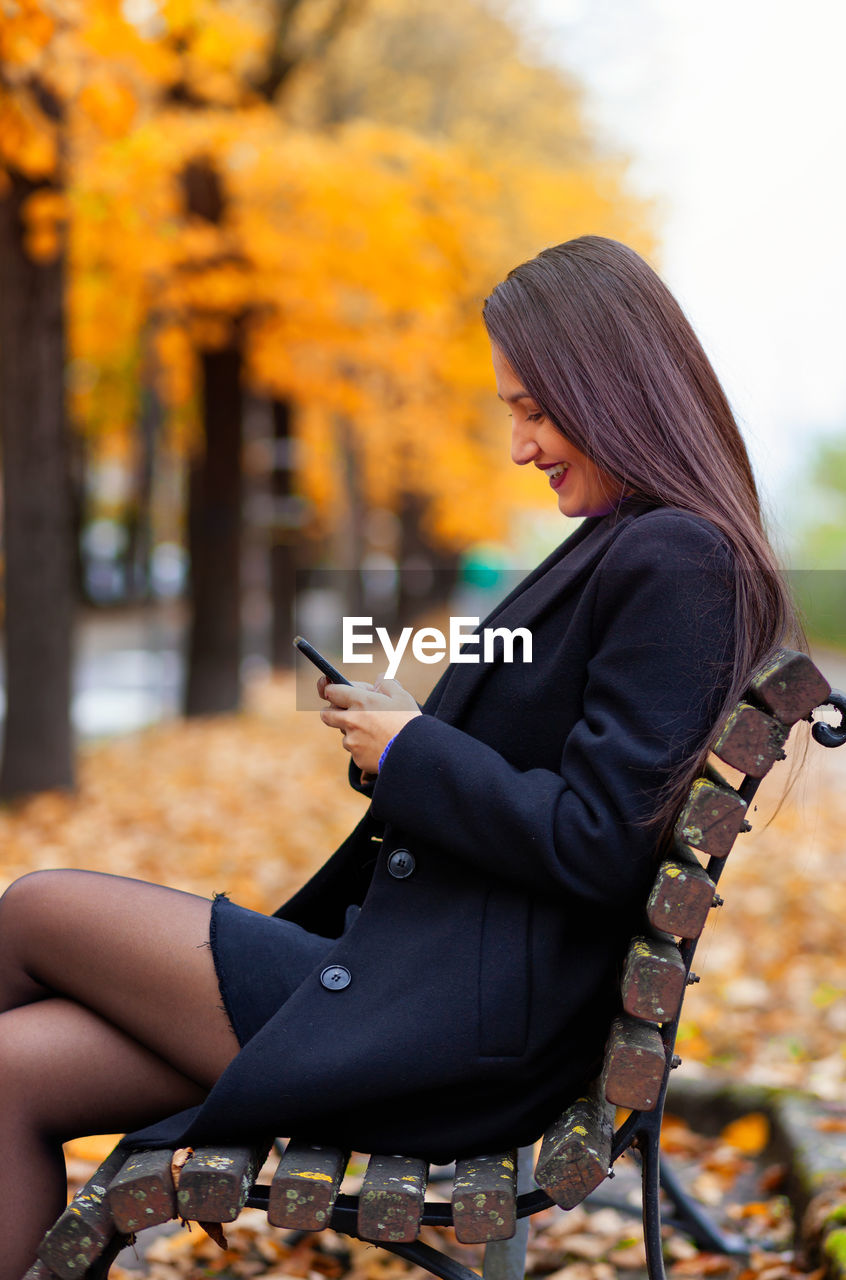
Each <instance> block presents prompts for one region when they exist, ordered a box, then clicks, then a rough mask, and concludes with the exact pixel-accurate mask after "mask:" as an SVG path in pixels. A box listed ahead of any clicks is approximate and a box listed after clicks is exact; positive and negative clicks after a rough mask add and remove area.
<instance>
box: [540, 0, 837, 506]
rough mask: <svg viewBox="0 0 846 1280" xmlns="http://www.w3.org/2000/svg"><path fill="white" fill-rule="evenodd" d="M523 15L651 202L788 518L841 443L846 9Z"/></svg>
mask: <svg viewBox="0 0 846 1280" xmlns="http://www.w3.org/2000/svg"><path fill="white" fill-rule="evenodd" d="M519 7H520V10H521V12H522V13H523V14H524V15H527V14H531V15H533V18H532V20H533V22H535V23H537V24H539V25H541V27H542V29H543V30H544V31H545V33H546V34H545V39H544V47H545V49H546V51H547V53H548V54H549V53H550V52H554V53H555V56H556V57H558V58H560V60H561V62H562V63H564V65H565V66H567V67H568V68H570V69H572V70H573V71H574V72H575V73H576V74H577V75H578V77H579V78H580V79H581V80H582V82H583V83H584V84H585V86H586V88H587V90H588V107H589V113H590V116H591V118H592V119H593V120H594V121H595V123H596V125H597V126H598V128H599V129H600V130H601V134H602V136H603V138H604V140H605V141H606V143H608V142H610V143H611V144H612V145H616V146H617V147H622V148H624V149H625V150H626V151H628V152H629V153H630V154H631V155H632V157H633V163H632V166H631V181H632V185H633V186H634V187H635V188H636V189H637V190H638V191H639V192H641V193H644V194H647V195H649V196H651V197H653V198H655V199H656V200H657V211H658V216H657V219H656V222H657V229H658V232H659V235H660V238H661V240H662V249H661V262H660V264H659V269H660V270H661V273H662V275H663V276H664V278H665V280H666V281H667V283H668V284H669V285H670V287H671V288H672V289H673V290H674V292H675V293H676V295H677V297H678V298H679V300H680V302H681V303H682V305H683V306H684V308H685V310H686V311H687V314H688V315H689V317H690V319H691V320H692V321H693V324H694V326H695V327H696V329H697V331H698V333H699V335H700V337H701V338H702V340H703V342H704V343H705V346H706V348H707V350H708V352H709V354H710V356H711V358H712V360H713V361H714V364H715V366H716V368H717V372H718V373H719V375H720V377H721V378H722V380H723V383H724V385H725V387H726V390H727V391H728V393H729V396H730V398H731V400H732V404H733V406H734V408H735V411H736V412H737V414H738V416H739V418H740V420H741V426H742V428H743V431H744V435H745V437H746V440H747V444H748V446H749V448H750V451H751V453H752V457H753V462H754V465H755V469H756V472H757V474H758V478H759V481H760V482H761V485H762V489H763V491H764V496H765V499H766V500H768V505H770V506H773V507H775V508H777V509H779V510H780V511H781V512H782V513H785V514H786V513H787V512H788V511H789V510H790V507H791V505H792V503H793V502H794V501H795V499H796V495H797V492H800V491H801V489H802V486H801V484H800V483H799V482H800V480H801V477H802V475H803V468H804V466H805V465H806V459H807V456H808V443H809V440H810V437H811V435H812V434H813V435H817V434H822V433H831V432H834V431H837V430H838V429H839V431H840V432H841V434H842V435H843V436H844V437H846V71H844V50H846V2H844V0H802V2H801V3H798V4H797V3H792V2H790V0H522V3H521V4H520V6H519Z"/></svg>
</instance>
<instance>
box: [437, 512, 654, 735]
mask: <svg viewBox="0 0 846 1280" xmlns="http://www.w3.org/2000/svg"><path fill="white" fill-rule="evenodd" d="M654 505H655V504H654V503H642V502H634V501H630V502H628V503H626V505H625V506H624V507H622V508H620V509H618V510H617V511H613V512H611V513H610V514H609V515H607V516H596V517H592V518H590V519H587V520H585V521H583V523H582V524H581V525H579V527H578V529H576V531H575V532H574V533H573V534H571V535H570V537H569V538H567V539H565V541H564V542H562V543H561V545H560V546H558V547H556V548H555V550H554V551H552V552H551V553H550V555H548V556H547V557H546V559H545V560H543V561H542V562H541V563H540V564H539V565H538V566H537V568H536V569H533V570H532V572H531V573H529V574H528V575H527V576H526V577H525V578H523V579H522V581H521V582H519V583H518V584H517V586H516V587H515V588H514V590H513V591H511V592H510V593H509V594H508V595H507V596H506V597H505V599H504V600H502V601H500V603H499V604H498V605H496V606H495V607H494V608H493V609H492V610H491V612H490V613H489V614H488V615H487V617H486V618H484V619H483V620H482V622H481V623H480V624H479V626H478V627H477V628H476V630H475V632H474V634H476V635H478V634H479V632H481V631H482V630H484V629H485V628H487V627H508V628H509V629H512V630H513V629H514V628H516V627H528V629H529V630H530V631H531V629H532V625H533V623H534V622H535V621H536V620H537V619H538V618H540V617H541V616H542V614H543V613H544V612H545V610H546V609H548V608H550V607H553V606H554V607H555V608H557V607H558V606H559V605H560V603H561V601H562V600H563V599H564V598H565V597H566V596H567V595H569V594H570V593H571V592H572V591H573V590H575V588H576V587H578V586H579V585H580V583H581V582H582V580H583V579H584V577H585V575H586V574H587V573H589V572H590V570H591V569H592V568H593V566H594V565H595V564H596V563H597V561H599V560H600V559H601V558H602V556H603V555H604V554H605V552H606V551H607V549H608V547H609V546H610V544H611V542H612V541H613V540H614V538H615V537H616V536H617V534H618V533H619V531H620V529H621V527H622V525H624V524H628V523H629V521H630V519H633V518H634V517H635V516H637V515H639V514H640V513H641V512H642V511H646V510H649V509H651V507H652V506H654ZM500 651H501V650H500ZM473 652H479V650H473ZM480 656H481V655H480ZM500 662H501V658H496V659H495V660H494V661H493V662H487V663H485V662H482V661H479V662H477V663H453V664H452V665H451V666H449V667H448V668H447V670H446V671H445V672H444V674H443V676H442V677H441V679H440V680H439V681H438V683H437V684H436V685H435V687H434V689H433V690H432V692H431V693H430V695H429V697H428V699H427V700H426V702H425V704H424V706H423V710H424V711H425V712H426V714H428V715H435V716H437V717H438V719H439V720H449V721H450V722H453V723H454V722H455V721H456V720H457V718H458V717H459V714H460V711H461V708H462V706H463V705H464V704H465V703H466V701H467V699H468V698H470V697H471V695H472V694H473V693H474V691H475V690H476V687H477V685H478V684H479V683H480V681H482V680H484V679H485V678H486V677H487V676H488V675H489V674H490V673H491V671H494V670H495V669H496V668H497V666H499V664H500Z"/></svg>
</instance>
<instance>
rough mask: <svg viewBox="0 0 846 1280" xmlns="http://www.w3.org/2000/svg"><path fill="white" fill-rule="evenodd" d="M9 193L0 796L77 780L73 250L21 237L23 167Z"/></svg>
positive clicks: (2, 390)
mask: <svg viewBox="0 0 846 1280" xmlns="http://www.w3.org/2000/svg"><path fill="white" fill-rule="evenodd" d="M10 181H11V187H10V190H9V192H8V194H7V195H6V197H5V198H4V199H3V200H0V280H2V288H0V433H2V447H3V493H4V539H5V563H6V698H7V704H6V726H5V740H4V752H3V765H2V770H0V794H2V795H4V796H14V795H21V794H26V793H28V792H33V791H43V790H46V789H48V788H50V787H68V786H71V785H72V784H73V781H74V767H73V735H72V731H71V722H70V691H71V647H72V627H73V612H74V609H73V604H74V601H73V554H72V547H73V539H72V520H71V493H70V477H69V457H68V442H67V428H66V421H65V409H64V357H65V345H64V344H65V339H64V315H63V304H64V287H63V286H64V252H61V253H60V254H59V256H58V257H57V258H56V259H55V260H54V261H53V262H50V263H48V264H46V265H39V264H38V263H36V262H32V261H30V259H29V258H28V257H27V256H26V253H25V251H24V245H23V227H22V223H21V205H22V203H23V202H24V200H26V198H27V197H28V196H29V195H30V194H31V193H32V192H33V191H34V190H35V186H34V184H32V183H31V182H29V181H28V180H27V179H24V178H22V177H21V176H20V175H18V174H12V175H10Z"/></svg>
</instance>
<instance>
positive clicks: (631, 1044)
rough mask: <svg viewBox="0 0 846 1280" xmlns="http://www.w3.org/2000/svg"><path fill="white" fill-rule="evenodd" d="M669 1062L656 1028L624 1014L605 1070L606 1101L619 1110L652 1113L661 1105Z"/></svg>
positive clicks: (614, 1025) (611, 1040)
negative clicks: (665, 1071) (657, 1104)
mask: <svg viewBox="0 0 846 1280" xmlns="http://www.w3.org/2000/svg"><path fill="white" fill-rule="evenodd" d="M666 1062H667V1055H666V1053H665V1050H664V1042H663V1040H662V1039H661V1033H660V1032H659V1030H658V1028H657V1027H654V1026H650V1025H649V1024H648V1023H646V1022H637V1021H636V1020H635V1019H634V1018H629V1017H627V1016H626V1015H625V1014H624V1015H622V1016H621V1017H618V1018H615V1019H614V1022H613V1023H612V1026H611V1034H610V1035H609V1037H608V1046H607V1048H606V1050H605V1063H604V1066H603V1070H602V1080H603V1087H604V1091H605V1097H606V1098H607V1100H608V1101H609V1102H611V1103H613V1104H614V1105H615V1106H617V1107H628V1108H629V1110H631V1111H651V1110H652V1108H653V1107H654V1106H655V1104H656V1102H657V1101H658V1094H659V1091H660V1089H661V1081H662V1080H663V1078H664V1068H665V1066H666Z"/></svg>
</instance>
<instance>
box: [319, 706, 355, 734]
mask: <svg viewBox="0 0 846 1280" xmlns="http://www.w3.org/2000/svg"><path fill="white" fill-rule="evenodd" d="M320 719H321V720H322V721H323V723H324V724H328V725H329V728H330V729H340V730H341V732H342V733H344V732H346V730H347V729H348V728H349V725H348V722H347V716H346V714H345V712H344V711H343V710H342V709H340V710H339V709H337V708H336V707H324V709H323V710H322V711H321V713H320Z"/></svg>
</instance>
